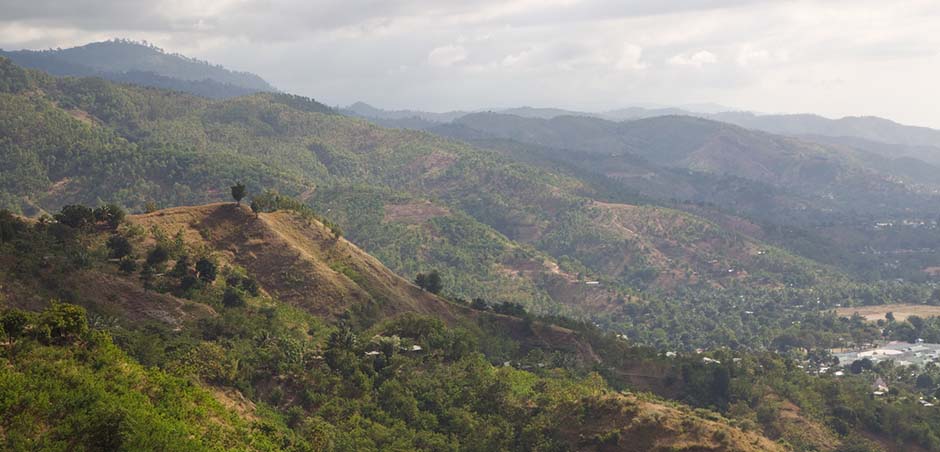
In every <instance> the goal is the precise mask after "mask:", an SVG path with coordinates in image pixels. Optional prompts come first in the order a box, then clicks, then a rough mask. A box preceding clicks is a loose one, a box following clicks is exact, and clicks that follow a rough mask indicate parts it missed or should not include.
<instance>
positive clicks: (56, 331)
mask: <svg viewBox="0 0 940 452" xmlns="http://www.w3.org/2000/svg"><path fill="white" fill-rule="evenodd" d="M86 332H88V320H87V318H86V316H85V309H84V308H82V307H81V306H75V305H72V304H65V303H57V302H53V303H52V306H50V307H48V308H46V310H44V311H42V313H40V314H39V318H38V320H37V324H36V336H37V339H39V341H40V342H43V343H46V344H50V343H52V344H65V343H68V342H70V341H72V340H74V339H75V338H78V337H80V336H81V335H83V334H85V333H86Z"/></svg>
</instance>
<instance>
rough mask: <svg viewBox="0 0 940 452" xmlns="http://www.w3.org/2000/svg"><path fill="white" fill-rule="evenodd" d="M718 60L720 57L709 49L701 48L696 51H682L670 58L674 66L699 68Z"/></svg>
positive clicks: (669, 61) (670, 62)
mask: <svg viewBox="0 0 940 452" xmlns="http://www.w3.org/2000/svg"><path fill="white" fill-rule="evenodd" d="M717 62H718V57H717V56H715V54H714V53H711V52H709V51H707V50H699V51H698V52H695V53H680V54H678V55H674V56H673V57H672V58H670V59H669V60H668V63H669V64H671V65H673V66H693V67H697V68H700V67H702V66H705V65H707V64H715V63H717Z"/></svg>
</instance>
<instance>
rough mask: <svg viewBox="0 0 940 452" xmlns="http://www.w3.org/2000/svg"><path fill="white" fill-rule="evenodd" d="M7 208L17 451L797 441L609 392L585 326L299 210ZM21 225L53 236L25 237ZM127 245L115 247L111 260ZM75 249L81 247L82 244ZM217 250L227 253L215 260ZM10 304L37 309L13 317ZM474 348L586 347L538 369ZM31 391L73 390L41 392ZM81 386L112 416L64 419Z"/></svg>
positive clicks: (1, 391) (499, 351)
mask: <svg viewBox="0 0 940 452" xmlns="http://www.w3.org/2000/svg"><path fill="white" fill-rule="evenodd" d="M63 212H64V211H63ZM63 218H64V217H63ZM66 222H67V223H71V222H70V221H69V220H66ZM71 224H75V223H71ZM3 226H4V228H3V230H4V231H6V233H7V234H5V235H4V238H3V242H2V244H0V259H2V261H3V262H4V266H3V268H4V269H5V270H4V271H3V272H2V273H0V281H2V283H0V284H2V287H3V292H2V298H0V300H2V301H3V304H4V311H3V319H4V323H3V324H4V325H5V330H4V331H5V332H4V335H5V336H4V337H5V338H6V342H7V343H6V348H7V351H8V353H5V354H4V358H3V359H4V360H6V364H5V366H4V367H3V370H2V373H0V382H2V384H0V404H2V406H4V407H6V408H5V409H4V410H3V413H4V414H3V415H0V425H3V427H4V428H3V429H2V430H0V442H2V443H3V444H5V445H6V447H8V448H10V450H21V449H24V450H25V449H33V448H37V447H38V448H53V447H61V445H64V444H69V442H70V443H71V444H72V445H73V446H76V447H78V448H80V449H88V450H94V449H96V448H102V447H104V448H112V449H114V448H121V449H133V450H160V449H165V448H171V449H174V450H211V449H215V448H218V447H224V448H227V449H233V448H234V449H239V450H307V449H308V448H311V447H313V448H315V449H321V448H323V449H331V450H369V449H375V450H385V449H388V448H406V449H412V448H420V449H434V450H440V448H442V447H444V448H446V449H455V450H457V449H461V450H462V449H467V448H469V447H471V446H470V444H471V443H469V442H468V439H469V438H470V436H467V435H471V434H472V435H473V438H476V441H477V442H476V444H478V445H479V447H483V448H485V449H491V448H498V449H507V450H508V449H523V450H543V449H544V450H555V449H557V448H559V447H561V448H563V449H572V448H578V449H584V450H671V449H670V448H674V447H692V448H700V449H702V450H742V451H746V450H784V449H783V448H782V447H781V446H779V445H777V444H775V443H773V442H770V441H768V440H767V439H765V438H761V437H760V436H759V435H756V434H754V433H747V432H744V431H741V430H740V429H737V428H734V427H731V426H730V425H729V423H728V422H727V420H723V419H721V418H716V417H714V416H703V415H702V414H699V413H693V412H692V410H690V409H689V408H687V407H681V406H674V405H671V404H668V403H666V402H664V401H662V400H657V399H654V398H650V397H649V396H636V395H630V394H622V393H619V392H617V391H611V390H610V389H608V388H607V385H606V383H604V381H603V380H602V379H600V377H599V376H597V375H596V374H594V375H593V376H592V375H587V374H586V373H585V370H584V369H588V368H589V366H590V364H591V363H593V362H595V361H592V360H600V359H601V358H600V357H597V356H596V355H595V354H594V352H593V351H592V349H591V345H590V341H589V340H588V338H586V337H582V336H581V333H577V332H575V331H572V330H569V329H566V328H563V327H559V326H554V325H549V324H545V323H542V322H539V321H533V320H532V319H528V320H525V321H523V319H519V318H514V317H511V316H506V315H503V314H498V313H490V312H485V311H479V310H474V309H470V308H469V307H467V306H462V305H460V304H454V303H453V302H450V301H446V300H443V299H441V298H438V297H436V296H434V295H433V294H431V293H428V292H424V291H422V290H421V289H419V288H417V287H416V286H413V285H411V284H410V283H408V282H406V281H405V280H403V279H401V278H399V277H398V276H396V275H394V274H393V273H391V272H390V271H389V270H388V269H386V268H385V267H384V266H382V265H381V264H380V263H378V261H376V260H375V259H373V258H371V257H370V256H368V255H366V254H365V253H363V252H362V251H360V250H358V249H357V248H356V247H354V246H353V245H351V244H349V243H348V242H345V241H344V240H343V239H342V238H340V237H337V236H335V235H334V233H333V232H331V231H330V230H329V229H328V228H327V227H325V226H324V225H322V224H321V223H320V222H319V221H318V220H317V219H316V218H315V217H311V216H309V214H305V213H304V211H300V212H290V211H274V212H264V213H259V214H257V215H256V214H253V213H251V212H250V211H249V210H248V209H247V208H246V207H239V206H236V205H234V204H214V205H206V206H200V207H183V208H174V209H168V210H164V211H157V212H153V213H150V214H145V215H140V216H134V217H130V218H128V220H127V223H124V224H122V225H119V226H118V227H117V228H116V229H114V230H111V228H110V227H105V226H102V225H100V224H98V225H95V224H92V225H91V226H90V227H89V226H76V227H74V228H73V227H72V226H67V225H66V224H63V223H55V224H51V225H43V224H40V223H29V222H24V221H23V220H19V219H16V218H13V217H5V218H4V219H3ZM47 235H58V236H60V237H62V239H63V241H61V242H59V243H56V242H54V241H46V237H47ZM114 237H121V238H123V239H125V240H126V242H125V243H127V244H128V245H122V246H118V245H115V244H116V243H117V242H116V241H115V240H114ZM106 238H107V240H106ZM24 243H35V244H40V243H41V244H45V245H44V246H46V248H45V249H44V250H42V253H43V254H41V255H38V256H37V255H35V254H33V253H31V252H27V254H22V253H23V252H24V251H25V250H23V249H22V248H20V245H22V244H24ZM80 250H81V251H80ZM134 250H139V251H134ZM128 251H129V254H126V255H125V256H124V257H122V258H121V259H120V265H118V262H116V261H118V259H111V260H110V261H109V260H108V259H107V257H108V256H109V255H110V256H115V255H117V254H125V253H127V252H128ZM76 252H81V253H82V254H83V255H84V256H85V257H84V258H82V260H80V261H74V260H71V257H72V256H74V255H75V254H74V253H76ZM164 253H165V254H164ZM155 256H161V257H155ZM50 262H56V263H55V264H54V265H52V266H51V267H50V266H48V265H49V263H50ZM128 262H133V266H134V267H137V268H140V270H128V268H129V267H128V266H129V265H131V264H126V263H128ZM202 262H211V263H212V264H211V265H212V266H213V268H217V269H218V270H212V272H213V274H212V276H211V277H207V276H206V275H207V274H208V273H207V272H209V270H208V269H207V267H206V265H208V264H203V263H202ZM275 262H282V263H283V264H284V266H278V265H274V263H275ZM216 271H217V272H218V273H217V274H218V276H217V277H216V273H215V272H216ZM33 275H39V277H34V276H33ZM189 278H192V279H189ZM141 294H143V296H141ZM53 297H55V298H62V299H66V300H68V301H69V302H72V303H77V304H79V305H81V306H84V307H85V308H86V309H88V320H87V322H89V323H90V329H89V326H88V324H86V323H85V322H86V319H85V316H86V314H85V310H84V309H81V308H78V307H76V306H73V305H66V304H56V303H53V304H52V305H51V306H50V305H49V304H48V302H47V301H46V300H49V299H50V298H53ZM12 306H16V307H19V308H27V309H30V310H36V309H44V310H42V311H40V312H39V313H37V314H30V313H28V312H27V313H25V314H23V313H20V311H11V310H10V308H11V307H12ZM15 315H23V316H25V317H23V318H24V319H25V320H24V322H25V323H17V325H20V326H19V327H17V328H19V329H16V330H14V328H13V326H12V325H13V323H12V322H13V320H12V319H13V318H14V317H13V316H15ZM43 325H56V326H55V327H54V328H52V329H50V330H44V329H43V328H45V327H43ZM349 325H358V326H356V327H355V328H356V329H355V331H357V332H354V330H350V329H349V328H348V326H349ZM445 325H450V326H449V327H448V326H445ZM484 330H485V331H487V333H484ZM42 331H48V333H42ZM43 334H46V335H45V336H44V335H43ZM356 336H358V337H360V338H361V339H362V341H363V342H358V340H356V339H355V338H356ZM369 337H371V339H368V338H369ZM112 338H113V339H112ZM14 341H15V342H14ZM112 341H113V342H112ZM116 345H117V346H116ZM119 347H120V349H119ZM477 347H479V349H478V348H477ZM121 349H123V351H122V350H121ZM371 350H378V351H376V352H375V353H373V352H372V351H371ZM475 350H482V351H484V352H485V353H486V356H487V357H488V358H489V359H491V360H503V359H510V360H520V361H522V362H527V361H529V360H532V359H539V358H536V357H535V355H533V354H532V353H533V351H537V353H538V354H539V356H542V358H541V359H545V357H548V356H551V354H558V355H556V356H557V357H558V358H560V357H562V356H570V357H572V359H573V360H558V361H555V362H558V363H567V364H564V366H567V368H568V369H569V370H567V371H566V370H562V368H558V369H556V370H555V371H548V370H546V371H544V372H539V373H538V374H532V373H529V372H527V371H524V370H515V369H512V368H506V369H500V368H496V367H492V366H491V365H490V364H489V361H487V360H483V359H482V356H483V355H477V354H476V352H475ZM591 356H594V358H591ZM50 359H52V361H50ZM556 359H557V358H556ZM136 360H140V362H141V363H143V364H145V365H146V366H155V367H147V368H145V367H142V366H141V365H139V364H137V363H136V362H135V361H136ZM579 362H580V363H581V364H577V363H579ZM52 363H55V364H52ZM556 366H562V364H557V365H556V364H553V365H552V367H556ZM585 366H587V367H585ZM578 369H582V370H578ZM568 372H572V373H570V374H569V373H568ZM37 374H45V375H52V376H53V378H51V379H39V380H37V379H35V378H34V376H35V375H37ZM579 375H581V376H579ZM68 379H70V380H72V381H74V382H75V385H74V386H73V387H72V388H71V390H72V395H71V396H65V395H63V394H62V391H63V390H64V388H63V387H62V386H60V385H61V384H63V382H64V381H66V380H68ZM344 381H345V383H344ZM180 388H182V389H180ZM304 388H306V389H304ZM469 388H472V389H473V390H474V392H475V394H467V393H466V391H467V390H468V389H469ZM305 390H306V391H307V392H304V391H305ZM455 391H456V392H455ZM477 391H479V392H477ZM457 392H460V393H461V394H462V395H460V396H459V398H458V395H457ZM148 394H159V395H150V396H149V398H148ZM34 397H52V398H53V400H55V401H56V402H55V403H56V404H60V405H49V406H46V405H30V404H28V403H26V400H28V399H29V398H34ZM374 397H379V398H378V399H377V400H376V399H374ZM72 398H74V400H73V399H72ZM69 400H72V401H71V402H69ZM341 400H353V401H358V402H355V403H354V404H350V405H347V406H345V407H344V406H343V405H342V402H341ZM68 403H72V404H75V405H76V406H83V407H88V409H89V410H91V411H90V412H94V413H99V416H98V420H94V418H92V419H87V418H82V417H79V416H78V411H75V410H73V409H68V411H66V413H68V414H69V416H71V417H69V418H68V420H67V423H66V424H65V425H63V424H61V423H59V422H56V420H55V418H54V417H53V416H54V413H56V412H61V410H64V409H65V408H64V406H65V404H68ZM433 407H438V408H433ZM445 407H447V408H445ZM575 407H578V408H577V409H578V410H589V411H590V412H592V413H593V414H592V415H591V416H588V417H582V416H579V415H576V414H573V413H575V412H576V411H577V410H576V409H575ZM109 410H110V411H109ZM441 410H443V411H441ZM454 410H456V411H454ZM533 410H534V411H533ZM499 413H502V414H499ZM562 413H566V414H562ZM455 416H457V417H455ZM709 417H711V418H712V419H709ZM148 419H159V420H158V421H154V420H148ZM417 420H420V422H418V423H417V424H416V425H415V424H414V422H415V421H417ZM141 423H146V424H149V425H148V426H147V427H146V428H144V427H143V425H141ZM484 423H485V425H488V427H484ZM408 424H412V425H411V426H408ZM44 425H45V426H47V427H45V428H44V427H43V426H44ZM69 429H70V430H69ZM208 429H212V430H208ZM481 430H482V432H481ZM514 432H515V433H514ZM523 432H526V433H523ZM481 433H482V434H484V435H485V436H484V437H483V438H481V436H480V435H481ZM519 435H521V436H519ZM479 441H482V443H480V442H479ZM461 445H463V446H461Z"/></svg>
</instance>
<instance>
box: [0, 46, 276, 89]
mask: <svg viewBox="0 0 940 452" xmlns="http://www.w3.org/2000/svg"><path fill="white" fill-rule="evenodd" d="M0 56H5V57H7V58H10V59H11V60H12V61H13V62H15V63H16V64H19V65H21V66H24V67H29V68H33V69H39V70H42V71H45V72H48V73H50V74H53V75H60V76H75V77H101V78H105V79H108V80H113V81H117V82H122V83H132V84H136V85H141V86H149V87H155V88H163V89H172V90H176V91H183V92H189V93H193V94H197V95H200V96H204V97H210V98H229V97H236V96H242V95H246V94H251V93H256V92H264V91H276V89H275V88H274V87H273V86H271V85H270V84H269V83H268V82H266V81H265V80H264V79H262V78H261V77H259V76H257V75H255V74H251V73H248V72H238V71H232V70H229V69H226V68H224V67H222V66H219V65H213V64H209V63H207V62H204V61H199V60H196V59H193V58H188V57H185V56H183V55H179V54H170V53H166V52H164V51H163V50H162V49H159V48H157V47H153V46H150V45H147V44H142V43H137V42H133V41H127V40H112V41H104V42H95V43H91V44H86V45H83V46H80V47H73V48H69V49H54V50H38V51H37V50H18V51H2V50H0Z"/></svg>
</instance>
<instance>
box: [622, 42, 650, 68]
mask: <svg viewBox="0 0 940 452" xmlns="http://www.w3.org/2000/svg"><path fill="white" fill-rule="evenodd" d="M642 58H643V48H642V47H640V46H637V45H632V44H627V45H625V46H624V47H623V51H621V52H620V59H619V60H618V61H617V69H620V70H621V71H642V70H643V69H646V68H647V67H648V65H647V64H646V63H644V62H643V60H642Z"/></svg>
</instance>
